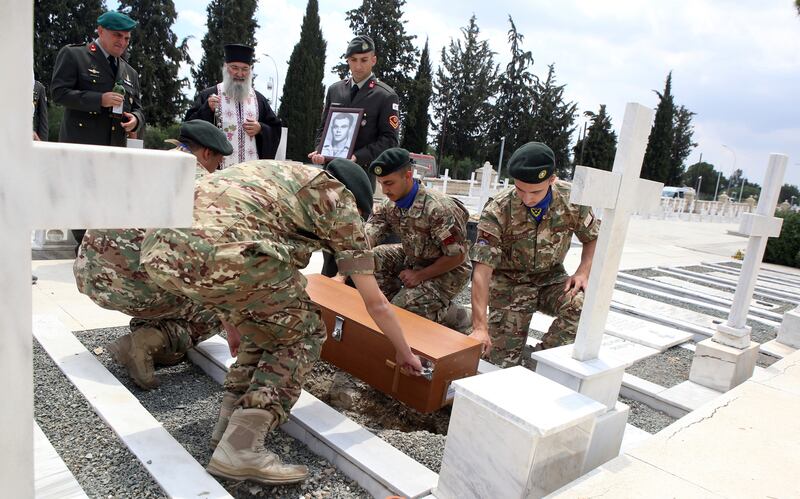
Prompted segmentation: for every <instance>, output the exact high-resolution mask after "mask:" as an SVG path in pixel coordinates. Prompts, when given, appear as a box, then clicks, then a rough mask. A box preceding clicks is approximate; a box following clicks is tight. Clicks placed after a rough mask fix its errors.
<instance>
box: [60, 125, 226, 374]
mask: <svg viewBox="0 0 800 499" xmlns="http://www.w3.org/2000/svg"><path fill="white" fill-rule="evenodd" d="M168 142H170V143H172V144H175V145H176V150H179V151H182V152H184V153H188V154H192V155H194V156H195V158H197V169H196V172H195V177H196V178H200V177H202V176H203V175H207V174H209V173H210V172H213V171H215V170H216V169H217V166H218V165H219V164H220V163H221V162H222V159H223V157H224V156H226V155H228V154H230V153H231V152H233V150H232V148H231V145H230V143H229V142H228V140H227V138H226V137H225V134H224V133H223V132H222V131H221V130H220V129H218V128H217V127H215V126H214V125H212V124H211V123H207V122H205V121H201V120H196V121H190V122H186V123H183V124H182V125H181V128H180V136H179V138H178V140H172V139H170V140H168ZM144 235H145V230H144V229H103V230H99V229H92V230H89V231H87V232H86V235H85V237H84V238H83V242H82V243H81V245H80V247H79V250H78V257H77V258H76V259H75V264H74V266H73V273H74V274H75V282H76V283H77V285H78V290H79V291H80V292H81V293H83V294H85V295H86V296H88V297H89V298H91V300H92V301H93V302H95V303H96V304H97V305H100V306H101V307H103V308H107V309H109V310H116V311H118V312H122V313H124V314H127V315H130V316H132V317H133V318H132V319H131V321H130V329H131V332H130V333H129V334H126V335H124V336H122V337H120V338H118V339H117V340H116V341H114V342H113V343H111V344H110V345H109V346H108V350H109V351H110V352H111V354H112V356H113V358H114V360H115V361H116V362H117V363H119V364H121V365H122V366H124V367H125V368H126V369H127V372H128V376H130V378H131V379H132V380H133V381H134V383H136V384H137V385H139V386H140V387H142V388H144V389H146V390H147V389H151V388H155V387H156V386H158V379H157V378H156V377H155V371H154V366H155V364H158V365H172V364H175V363H177V362H179V361H180V360H182V359H183V357H184V355H185V353H186V351H187V350H189V349H190V348H192V347H193V346H195V345H196V344H197V343H199V342H200V341H203V340H204V339H206V338H208V337H209V336H211V335H213V334H215V333H216V332H217V331H219V329H220V321H219V319H217V317H216V315H215V314H214V313H213V312H211V311H209V310H207V309H205V308H203V307H202V306H201V305H199V304H197V303H195V302H193V301H191V300H189V299H188V298H185V297H182V296H178V295H174V294H170V293H167V292H166V291H164V290H162V289H161V288H159V287H158V286H156V285H155V284H154V283H153V281H152V280H151V279H150V278H149V277H148V276H147V274H146V273H145V271H144V270H143V269H142V268H141V266H140V265H139V255H140V252H141V245H142V240H143V239H144Z"/></svg>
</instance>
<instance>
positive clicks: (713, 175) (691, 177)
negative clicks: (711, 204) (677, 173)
mask: <svg viewBox="0 0 800 499" xmlns="http://www.w3.org/2000/svg"><path fill="white" fill-rule="evenodd" d="M718 175H719V172H718V171H717V170H715V169H714V165H712V164H711V163H706V162H705V161H700V162H698V163H695V164H693V165H691V166H689V168H687V169H686V171H685V172H683V175H682V177H681V183H682V184H683V185H685V186H687V187H691V188H693V189H697V183H698V180H699V181H700V191H699V192H698V199H700V198H702V199H712V198H713V197H714V188H715V187H716V185H717V176H718ZM700 177H703V178H702V180H701V179H700Z"/></svg>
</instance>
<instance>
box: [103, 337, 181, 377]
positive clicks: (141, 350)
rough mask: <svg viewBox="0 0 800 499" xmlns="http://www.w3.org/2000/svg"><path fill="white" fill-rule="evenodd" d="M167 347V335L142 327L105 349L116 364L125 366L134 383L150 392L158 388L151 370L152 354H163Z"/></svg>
mask: <svg viewBox="0 0 800 499" xmlns="http://www.w3.org/2000/svg"><path fill="white" fill-rule="evenodd" d="M168 345H169V341H168V339H167V335H166V334H165V333H164V332H163V331H161V330H158V329H155V328H152V327H143V328H141V329H137V330H136V331H133V332H132V333H130V334H126V335H125V336H123V337H121V338H117V340H116V341H114V342H112V343H109V344H108V346H107V347H106V348H107V349H108V351H109V352H111V357H112V358H113V359H114V361H116V362H117V364H120V365H122V366H125V368H126V369H127V370H128V376H130V378H131V379H132V380H133V382H134V383H136V384H137V385H139V386H140V387H142V388H144V389H145V390H150V389H153V388H156V387H157V386H158V379H157V378H156V377H155V374H154V370H153V354H156V353H161V352H164V351H165V350H166V348H167V346H168Z"/></svg>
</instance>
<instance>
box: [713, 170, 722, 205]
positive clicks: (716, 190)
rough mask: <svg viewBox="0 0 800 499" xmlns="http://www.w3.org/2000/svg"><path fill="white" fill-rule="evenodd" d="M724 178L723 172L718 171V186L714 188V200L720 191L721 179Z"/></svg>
mask: <svg viewBox="0 0 800 499" xmlns="http://www.w3.org/2000/svg"><path fill="white" fill-rule="evenodd" d="M721 178H722V172H717V186H716V187H715V188H714V201H716V200H717V193H718V192H719V179H721Z"/></svg>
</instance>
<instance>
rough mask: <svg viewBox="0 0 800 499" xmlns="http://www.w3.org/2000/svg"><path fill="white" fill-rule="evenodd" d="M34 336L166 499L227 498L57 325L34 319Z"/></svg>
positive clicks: (49, 319)
mask: <svg viewBox="0 0 800 499" xmlns="http://www.w3.org/2000/svg"><path fill="white" fill-rule="evenodd" d="M33 333H34V336H35V337H36V339H37V340H38V341H39V343H40V344H41V345H42V348H44V350H45V351H46V352H47V354H48V355H50V357H51V358H52V359H53V362H54V363H55V364H56V365H57V366H58V368H59V369H61V371H62V372H63V373H64V375H65V376H66V377H67V378H68V379H69V380H70V382H71V383H72V384H73V385H75V387H76V388H77V389H78V390H79V391H80V392H81V394H83V396H84V397H85V398H86V400H87V401H88V402H89V403H90V404H91V405H92V408H93V410H94V411H95V412H96V413H97V414H98V416H100V418H101V419H103V421H105V422H106V424H108V426H109V427H110V428H111V429H112V430H113V431H114V433H116V435H117V436H118V437H119V438H120V439H121V440H122V441H123V442H124V443H125V445H126V446H127V447H128V448H129V449H130V450H131V452H132V453H133V454H134V455H135V456H136V458H137V459H138V460H139V461H140V462H141V463H142V466H144V468H145V469H146V470H147V471H148V473H150V475H151V476H152V477H153V479H154V480H155V481H156V482H157V483H158V485H159V486H160V487H161V488H162V489H163V490H164V493H165V494H167V495H168V496H170V497H208V498H212V497H219V498H223V497H231V496H230V495H229V494H228V492H227V491H226V490H225V489H224V488H223V487H222V486H221V485H220V484H219V483H218V482H217V481H216V480H215V479H214V478H213V477H211V475H209V474H208V473H206V471H205V469H203V467H202V466H201V465H200V464H199V463H198V462H197V461H195V460H194V458H193V457H192V456H191V455H190V454H189V453H188V452H186V449H184V448H183V447H182V446H181V445H180V444H179V443H178V442H177V441H176V440H175V439H174V438H173V437H172V436H171V435H170V434H169V433H168V432H167V431H166V430H165V429H164V428H163V427H162V426H161V423H159V422H158V421H156V420H155V418H153V416H151V415H150V413H149V412H147V409H145V408H144V407H143V406H142V405H141V404H140V403H139V401H138V400H137V399H136V397H134V396H133V394H131V393H130V392H129V391H128V390H127V389H126V388H125V387H124V386H122V384H121V383H120V382H119V381H117V379H116V378H115V377H114V376H113V375H112V374H111V373H110V372H108V371H107V370H106V368H105V367H103V365H102V364H100V362H99V361H98V360H97V359H95V358H94V356H93V355H92V354H91V353H90V352H89V351H88V350H87V349H86V347H84V346H83V345H82V344H81V343H80V341H78V339H77V338H75V336H73V335H72V333H71V332H70V331H69V330H67V329H66V328H64V326H62V325H61V324H60V323H58V321H56V320H54V319H52V318H48V317H41V316H37V317H34V328H33Z"/></svg>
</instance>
